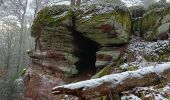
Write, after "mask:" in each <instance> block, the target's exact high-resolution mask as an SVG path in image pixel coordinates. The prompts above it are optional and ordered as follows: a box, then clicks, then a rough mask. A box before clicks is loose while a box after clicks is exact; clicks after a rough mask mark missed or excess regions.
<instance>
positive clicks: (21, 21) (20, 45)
mask: <svg viewBox="0 0 170 100" xmlns="http://www.w3.org/2000/svg"><path fill="white" fill-rule="evenodd" d="M27 4H28V0H26V3H25V6H24V9H23V10H24V12H23V14H21V16H20V17H21V18H20V24H21V28H20V38H19V51H18V62H17V69H16V72H17V73H18V72H19V68H20V65H21V55H22V42H23V39H22V38H23V33H24V22H25V14H26V10H27Z"/></svg>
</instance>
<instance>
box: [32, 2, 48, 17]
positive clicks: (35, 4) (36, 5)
mask: <svg viewBox="0 0 170 100" xmlns="http://www.w3.org/2000/svg"><path fill="white" fill-rule="evenodd" d="M49 2H50V1H49V0H32V2H31V4H30V6H31V9H33V11H34V18H35V17H36V14H37V13H38V11H40V9H42V8H44V7H45V6H47V5H48V3H49Z"/></svg>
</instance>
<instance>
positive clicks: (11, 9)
mask: <svg viewBox="0 0 170 100" xmlns="http://www.w3.org/2000/svg"><path fill="white" fill-rule="evenodd" d="M5 2H6V3H4V5H3V7H2V8H1V9H2V10H3V11H5V13H6V15H4V16H6V17H7V16H13V17H15V18H16V20H17V21H18V22H19V25H20V32H19V33H20V38H19V48H18V57H17V59H18V61H17V69H16V71H17V72H18V71H19V68H20V65H21V59H22V58H21V55H22V45H23V38H22V37H23V33H24V25H25V14H26V11H27V6H28V0H7V1H5Z"/></svg>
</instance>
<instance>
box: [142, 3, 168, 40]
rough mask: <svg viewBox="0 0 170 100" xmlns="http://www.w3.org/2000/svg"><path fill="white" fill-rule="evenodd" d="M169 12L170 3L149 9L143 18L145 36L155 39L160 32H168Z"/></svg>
mask: <svg viewBox="0 0 170 100" xmlns="http://www.w3.org/2000/svg"><path fill="white" fill-rule="evenodd" d="M169 14H170V5H169V4H167V5H166V6H161V7H160V6H156V7H154V8H152V9H149V10H148V11H147V12H146V13H145V14H144V16H143V18H142V27H141V28H142V30H143V32H142V33H143V36H144V37H145V38H146V39H148V40H154V39H157V37H158V35H159V34H160V33H162V32H167V31H168V29H169V25H170V23H169V19H170V18H169V17H168V16H169Z"/></svg>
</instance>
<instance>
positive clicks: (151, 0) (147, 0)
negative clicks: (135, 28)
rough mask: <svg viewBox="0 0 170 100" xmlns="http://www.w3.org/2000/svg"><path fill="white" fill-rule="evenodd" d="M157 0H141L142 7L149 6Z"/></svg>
mask: <svg viewBox="0 0 170 100" xmlns="http://www.w3.org/2000/svg"><path fill="white" fill-rule="evenodd" d="M156 1H157V0H141V2H142V4H143V6H144V7H149V6H150V5H152V4H154V3H155V2H156Z"/></svg>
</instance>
